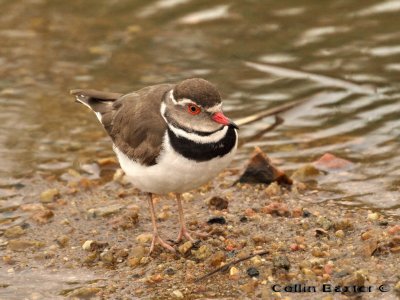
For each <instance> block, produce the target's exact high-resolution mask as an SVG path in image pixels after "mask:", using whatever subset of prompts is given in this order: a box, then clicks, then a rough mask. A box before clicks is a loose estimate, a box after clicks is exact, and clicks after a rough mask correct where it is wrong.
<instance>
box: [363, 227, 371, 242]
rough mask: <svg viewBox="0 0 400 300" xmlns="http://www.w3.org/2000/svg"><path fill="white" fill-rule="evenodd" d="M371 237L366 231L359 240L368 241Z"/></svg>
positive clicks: (369, 232)
mask: <svg viewBox="0 0 400 300" xmlns="http://www.w3.org/2000/svg"><path fill="white" fill-rule="evenodd" d="M371 237H372V232H371V231H370V230H369V231H366V232H363V233H362V234H361V239H362V240H363V241H366V240H369V239H370V238H371Z"/></svg>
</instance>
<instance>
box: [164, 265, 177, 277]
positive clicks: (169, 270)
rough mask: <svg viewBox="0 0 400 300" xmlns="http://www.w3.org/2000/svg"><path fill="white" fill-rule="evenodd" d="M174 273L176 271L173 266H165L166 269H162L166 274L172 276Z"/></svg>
mask: <svg viewBox="0 0 400 300" xmlns="http://www.w3.org/2000/svg"><path fill="white" fill-rule="evenodd" d="M175 273H176V271H175V270H174V269H173V268H171V267H169V268H166V269H165V270H164V274H166V275H170V276H172V275H174V274H175Z"/></svg>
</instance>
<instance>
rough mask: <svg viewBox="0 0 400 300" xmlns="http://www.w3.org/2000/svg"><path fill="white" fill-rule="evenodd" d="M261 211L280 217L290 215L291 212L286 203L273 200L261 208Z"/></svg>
mask: <svg viewBox="0 0 400 300" xmlns="http://www.w3.org/2000/svg"><path fill="white" fill-rule="evenodd" d="M261 212H263V213H266V214H270V215H273V216H279V217H289V216H290V212H289V208H288V206H287V204H286V203H281V202H272V203H270V204H269V205H267V206H264V207H263V208H261Z"/></svg>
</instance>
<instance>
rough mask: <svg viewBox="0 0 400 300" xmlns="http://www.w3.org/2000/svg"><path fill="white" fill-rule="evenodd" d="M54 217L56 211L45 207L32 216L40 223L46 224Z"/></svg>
mask: <svg viewBox="0 0 400 300" xmlns="http://www.w3.org/2000/svg"><path fill="white" fill-rule="evenodd" d="M52 217H54V213H53V212H52V211H51V210H50V209H45V210H41V211H38V212H37V213H35V214H33V215H32V217H31V218H32V220H34V221H35V222H37V223H39V224H46V223H48V222H49V220H50V219H51V218H52Z"/></svg>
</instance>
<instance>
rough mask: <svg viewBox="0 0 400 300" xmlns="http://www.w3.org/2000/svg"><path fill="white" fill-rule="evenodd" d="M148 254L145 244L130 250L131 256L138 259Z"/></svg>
mask: <svg viewBox="0 0 400 300" xmlns="http://www.w3.org/2000/svg"><path fill="white" fill-rule="evenodd" d="M145 255H146V249H145V248H144V247H143V246H140V245H139V246H136V247H133V248H132V249H131V250H130V251H129V257H131V258H137V259H139V260H140V259H141V258H142V257H143V256H145Z"/></svg>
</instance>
